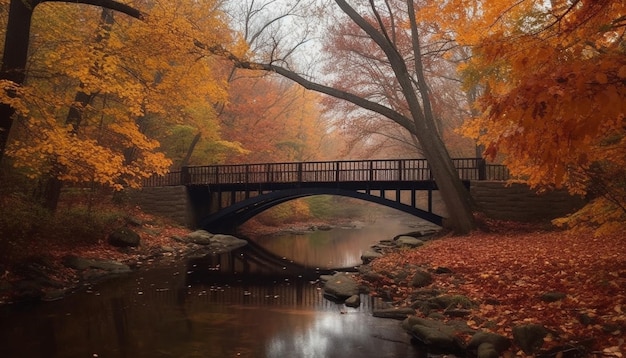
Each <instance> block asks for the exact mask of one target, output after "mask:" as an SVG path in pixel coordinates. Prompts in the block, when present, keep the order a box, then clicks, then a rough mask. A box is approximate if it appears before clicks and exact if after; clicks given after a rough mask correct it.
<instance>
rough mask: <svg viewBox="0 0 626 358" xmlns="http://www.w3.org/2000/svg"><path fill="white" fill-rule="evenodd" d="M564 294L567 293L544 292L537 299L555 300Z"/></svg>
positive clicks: (561, 297) (558, 299) (560, 298)
mask: <svg viewBox="0 0 626 358" xmlns="http://www.w3.org/2000/svg"><path fill="white" fill-rule="evenodd" d="M565 296H567V295H566V294H565V293H563V292H546V293H544V294H542V295H541V297H539V299H540V300H542V301H544V302H556V301H560V300H562V299H564V298H565Z"/></svg>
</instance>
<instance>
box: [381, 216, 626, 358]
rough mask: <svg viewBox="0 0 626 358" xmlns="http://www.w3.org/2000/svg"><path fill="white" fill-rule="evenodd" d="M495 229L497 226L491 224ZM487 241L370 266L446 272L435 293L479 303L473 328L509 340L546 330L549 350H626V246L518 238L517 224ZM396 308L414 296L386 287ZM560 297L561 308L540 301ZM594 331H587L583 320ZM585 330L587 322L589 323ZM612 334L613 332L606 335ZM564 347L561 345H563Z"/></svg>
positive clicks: (574, 238)
mask: <svg viewBox="0 0 626 358" xmlns="http://www.w3.org/2000/svg"><path fill="white" fill-rule="evenodd" d="M490 224H492V225H493V224H494V223H493V222H492V223H490ZM492 229H493V230H492V231H491V232H489V233H484V232H475V233H473V234H471V235H468V236H463V237H444V238H442V239H438V240H434V241H431V242H429V243H428V244H426V245H424V246H423V247H421V248H418V249H413V250H405V251H399V252H395V253H392V254H389V255H386V256H384V257H383V258H381V259H378V260H376V261H374V262H373V263H372V267H373V268H374V270H376V271H378V272H388V273H389V272H394V271H397V270H399V269H401V267H403V266H406V265H409V264H411V265H420V266H424V267H430V268H437V267H447V268H449V269H451V270H452V271H453V274H451V275H434V277H435V281H434V283H433V287H436V288H439V289H443V290H446V291H448V292H449V293H452V294H462V295H465V296H467V297H469V298H470V299H472V300H474V301H476V302H478V303H480V305H479V307H478V308H477V309H475V310H473V312H472V316H471V317H470V318H469V319H468V324H469V325H470V326H472V327H474V328H481V329H488V330H491V331H494V332H496V333H499V334H502V335H505V336H509V337H511V330H512V328H513V326H515V325H518V324H524V323H540V324H543V325H544V326H546V328H548V329H550V330H552V331H553V332H555V334H554V336H553V337H549V338H548V339H547V341H552V342H547V343H546V346H551V345H558V344H563V343H565V342H568V341H570V340H571V341H580V340H583V339H589V338H594V340H595V345H596V346H595V348H596V349H599V350H604V354H608V355H609V356H621V353H619V352H620V351H623V350H625V349H626V345H624V339H623V332H624V330H625V329H626V314H625V312H626V257H625V256H624V254H625V253H626V240H625V239H624V238H623V237H620V236H618V235H613V236H606V237H603V238H596V237H594V236H593V233H592V232H589V233H570V232H566V231H542V230H535V231H531V230H528V229H529V227H524V228H523V230H515V229H514V225H513V224H511V223H505V224H503V227H500V228H498V227H492ZM379 284H380V287H377V288H378V289H380V288H381V287H382V286H386V289H389V288H391V289H392V292H393V294H394V295H395V297H394V298H395V299H396V301H397V302H402V301H408V300H409V296H410V294H411V292H412V291H413V289H411V288H408V287H396V288H395V290H394V288H393V287H392V285H391V282H390V281H389V282H380V283H379ZM552 291H558V292H563V293H565V294H566V297H565V299H563V300H560V301H557V302H550V303H549V302H544V301H542V300H541V299H540V296H541V295H542V294H544V293H547V292H552ZM582 315H585V316H586V317H588V318H590V319H591V323H589V324H583V323H581V320H580V318H581V316H582ZM586 323H587V322H586ZM607 327H614V328H616V329H612V330H611V331H612V332H607V330H606V328H607ZM557 341H558V342H557Z"/></svg>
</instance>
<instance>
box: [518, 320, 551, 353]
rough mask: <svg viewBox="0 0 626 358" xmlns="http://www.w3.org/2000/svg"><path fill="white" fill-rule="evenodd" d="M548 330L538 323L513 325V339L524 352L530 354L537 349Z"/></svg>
mask: <svg viewBox="0 0 626 358" xmlns="http://www.w3.org/2000/svg"><path fill="white" fill-rule="evenodd" d="M547 335H548V331H547V330H546V329H545V328H544V327H543V326H542V325H539V324H527V325H522V326H515V327H513V340H514V341H515V344H517V345H518V346H519V347H520V348H521V349H522V350H523V351H524V353H526V354H528V355H531V354H534V353H536V352H537V351H539V349H540V348H541V346H542V345H543V339H544V338H545V337H546V336H547Z"/></svg>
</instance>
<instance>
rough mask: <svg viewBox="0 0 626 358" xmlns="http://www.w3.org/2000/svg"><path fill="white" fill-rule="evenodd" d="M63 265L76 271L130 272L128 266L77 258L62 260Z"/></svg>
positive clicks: (110, 261) (71, 257)
mask: <svg viewBox="0 0 626 358" xmlns="http://www.w3.org/2000/svg"><path fill="white" fill-rule="evenodd" d="M63 263H64V264H65V266H67V267H71V268H73V269H76V270H87V269H97V270H102V271H106V272H109V273H115V274H120V273H127V272H130V271H131V270H130V267H129V266H128V265H126V264H124V263H121V262H119V261H113V260H96V259H86V258H82V257H78V256H67V257H65V258H64V260H63Z"/></svg>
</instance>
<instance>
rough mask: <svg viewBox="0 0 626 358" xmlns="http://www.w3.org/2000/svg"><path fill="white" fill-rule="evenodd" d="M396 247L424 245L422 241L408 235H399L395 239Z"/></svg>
mask: <svg viewBox="0 0 626 358" xmlns="http://www.w3.org/2000/svg"><path fill="white" fill-rule="evenodd" d="M395 241H396V246H397V247H409V248H413V247H420V246H422V245H424V241H422V240H420V239H416V238H414V237H410V236H400V237H398V238H397V239H396V240H395Z"/></svg>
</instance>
